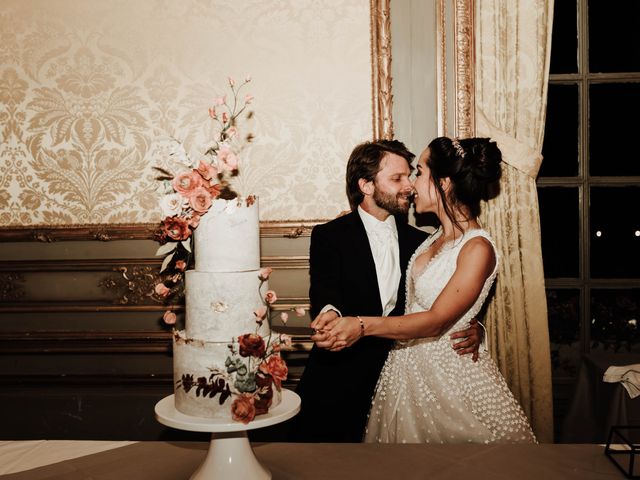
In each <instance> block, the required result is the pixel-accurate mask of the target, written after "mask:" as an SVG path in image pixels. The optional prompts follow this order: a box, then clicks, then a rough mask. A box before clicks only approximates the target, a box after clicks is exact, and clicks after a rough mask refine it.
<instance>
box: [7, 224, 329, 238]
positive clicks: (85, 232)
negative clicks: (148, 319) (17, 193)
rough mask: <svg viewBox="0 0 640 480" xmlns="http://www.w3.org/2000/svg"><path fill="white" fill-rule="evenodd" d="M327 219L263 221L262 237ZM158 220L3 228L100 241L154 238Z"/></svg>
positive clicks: (298, 233)
mask: <svg viewBox="0 0 640 480" xmlns="http://www.w3.org/2000/svg"><path fill="white" fill-rule="evenodd" d="M326 221H327V220H306V221H295V220H293V221H282V222H269V221H267V222H260V237H262V238H301V237H309V236H311V230H312V229H313V227H314V226H316V225H318V224H320V223H324V222H326ZM157 228H158V224H155V223H141V224H115V225H75V226H49V227H35V228H33V227H5V228H0V243H2V242H41V243H50V242H57V241H81V240H97V241H102V242H108V241H111V240H153V239H154V232H155V231H156V229H157Z"/></svg>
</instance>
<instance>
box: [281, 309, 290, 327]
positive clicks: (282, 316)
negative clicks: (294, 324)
mask: <svg viewBox="0 0 640 480" xmlns="http://www.w3.org/2000/svg"><path fill="white" fill-rule="evenodd" d="M280 320H282V323H284V324H285V325H286V323H287V320H289V314H288V313H287V312H282V313H280Z"/></svg>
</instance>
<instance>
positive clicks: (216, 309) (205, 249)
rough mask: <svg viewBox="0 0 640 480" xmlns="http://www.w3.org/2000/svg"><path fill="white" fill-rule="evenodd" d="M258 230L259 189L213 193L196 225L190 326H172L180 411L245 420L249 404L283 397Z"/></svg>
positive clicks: (264, 407) (264, 404)
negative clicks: (223, 195)
mask: <svg viewBox="0 0 640 480" xmlns="http://www.w3.org/2000/svg"><path fill="white" fill-rule="evenodd" d="M259 233H260V232H259V221H258V202H257V199H256V198H255V197H253V196H249V197H247V198H236V199H232V200H221V199H217V200H215V201H213V204H212V206H211V208H210V209H209V211H208V212H207V213H206V214H205V215H203V216H202V218H201V220H200V223H199V225H198V228H197V229H195V230H194V255H195V270H189V271H187V272H186V284H185V295H186V297H185V307H186V320H185V330H183V331H175V332H174V343H173V357H174V359H173V369H174V381H175V405H176V408H177V409H178V410H179V411H180V412H183V413H185V414H188V415H193V416H198V417H207V418H228V419H231V418H235V419H236V420H238V419H240V420H243V419H245V418H246V416H243V413H246V410H247V409H249V410H250V409H252V408H253V409H255V414H261V413H266V411H268V409H269V408H270V407H273V406H275V405H277V404H278V403H279V402H280V381H281V380H282V377H283V375H284V376H285V377H286V366H285V365H284V362H283V361H282V360H281V359H280V356H279V354H278V353H277V351H278V348H277V346H279V343H280V339H279V338H278V339H273V338H271V332H270V328H269V321H268V320H269V319H268V318H266V316H265V312H266V311H267V310H268V309H267V308H266V306H268V301H267V300H265V295H267V293H268V287H267V283H266V277H268V275H264V273H263V272H264V271H261V270H260V236H259ZM274 347H276V349H275V351H274ZM249 417H251V418H252V415H249Z"/></svg>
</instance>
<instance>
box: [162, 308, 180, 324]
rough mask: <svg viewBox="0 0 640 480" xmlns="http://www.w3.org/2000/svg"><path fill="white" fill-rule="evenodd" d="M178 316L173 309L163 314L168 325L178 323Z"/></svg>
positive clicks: (163, 318)
mask: <svg viewBox="0 0 640 480" xmlns="http://www.w3.org/2000/svg"><path fill="white" fill-rule="evenodd" d="M177 318H178V317H177V316H176V314H175V313H173V312H172V311H171V310H167V311H166V312H164V315H163V316H162V320H163V321H164V323H166V324H167V325H174V324H175V323H176V320H177Z"/></svg>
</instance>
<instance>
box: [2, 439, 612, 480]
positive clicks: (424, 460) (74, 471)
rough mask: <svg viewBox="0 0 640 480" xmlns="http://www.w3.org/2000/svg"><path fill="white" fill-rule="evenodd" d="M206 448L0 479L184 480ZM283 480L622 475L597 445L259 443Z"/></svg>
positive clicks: (101, 459)
mask: <svg viewBox="0 0 640 480" xmlns="http://www.w3.org/2000/svg"><path fill="white" fill-rule="evenodd" d="M207 448H208V444H207V443H167V442H142V443H137V444H134V445H129V446H126V447H122V448H118V449H115V450H111V451H108V452H102V453H97V454H95V455H89V456H86V457H82V458H77V459H73V460H68V461H65V462H61V463H56V464H53V465H49V466H46V467H40V468H36V469H34V470H29V471H25V472H20V473H15V474H10V475H5V476H1V477H0V478H2V479H3V480H5V479H6V480H9V479H11V480H45V479H46V480H62V479H65V480H79V479H92V480H112V479H113V480H122V479H127V480H129V479H135V480H146V479H149V480H169V479H171V480H180V479H185V480H186V479H188V478H189V476H190V475H191V474H192V473H193V472H194V471H195V469H196V468H197V467H198V465H199V464H200V463H201V462H202V460H203V459H204V456H205V454H206V450H207ZM254 451H255V454H256V457H257V458H258V460H259V461H260V462H261V463H262V464H263V465H264V466H266V467H267V468H268V469H269V470H270V471H271V473H272V475H273V478H274V479H275V480H278V479H282V480H288V479H335V480H342V479H344V480H357V479H360V478H362V479H367V480H375V479H384V480H392V479H402V480H411V479H427V478H428V479H430V480H442V479H447V480H449V479H458V478H465V479H466V478H468V479H473V480H483V479H487V480H488V479H491V480H507V479H508V480H513V479H517V480H528V479H535V480H540V479H543V480H551V479H563V480H571V479H580V480H590V479H610V478H623V477H622V475H621V474H620V473H619V472H618V471H617V470H616V468H615V466H614V465H613V464H612V463H611V462H610V461H609V460H608V459H607V458H606V457H605V456H604V454H603V447H602V446H599V445H566V444H565V445H562V444H558V445H551V444H547V445H499V446H489V445H471V444H463V445H433V446H430V445H365V444H292V443H265V444H259V445H254Z"/></svg>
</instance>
